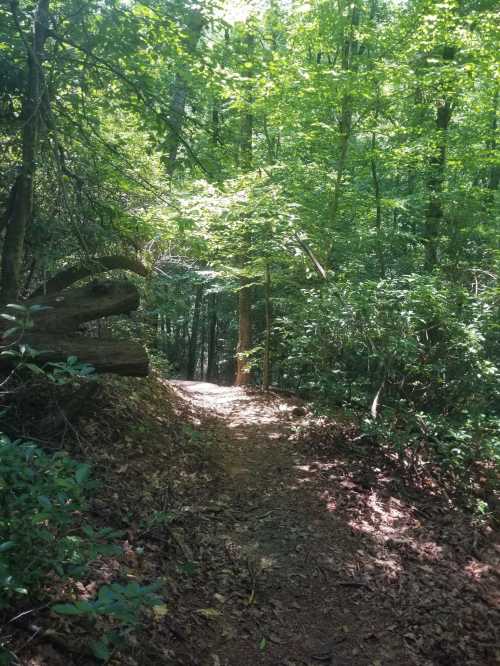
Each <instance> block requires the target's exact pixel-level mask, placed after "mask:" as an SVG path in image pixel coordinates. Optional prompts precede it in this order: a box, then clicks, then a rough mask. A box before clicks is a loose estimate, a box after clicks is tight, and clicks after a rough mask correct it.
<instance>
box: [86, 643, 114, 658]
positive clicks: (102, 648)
mask: <svg viewBox="0 0 500 666" xmlns="http://www.w3.org/2000/svg"><path fill="white" fill-rule="evenodd" d="M90 648H91V650H92V652H93V653H94V657H96V658H97V659H100V660H101V661H107V660H108V659H109V658H110V657H111V651H110V649H109V647H108V645H107V643H106V642H105V641H104V640H101V641H92V642H91V643H90Z"/></svg>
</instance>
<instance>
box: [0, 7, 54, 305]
mask: <svg viewBox="0 0 500 666" xmlns="http://www.w3.org/2000/svg"><path fill="white" fill-rule="evenodd" d="M12 4H13V6H14V3H12ZM13 11H16V9H15V8H14V9H13ZM48 15H49V0H38V3H37V5H36V8H35V12H34V16H33V29H32V39H31V44H30V46H29V50H28V83H27V89H26V93H25V96H24V99H23V109H22V117H23V123H24V124H23V136H22V168H21V173H20V175H19V177H18V179H17V181H16V184H15V188H16V190H15V193H14V194H13V200H12V203H11V213H10V215H9V216H8V219H7V230H6V233H5V239H4V244H3V250H2V275H1V282H0V285H1V290H0V302H2V303H7V302H9V301H15V300H16V299H17V297H18V295H19V293H20V290H21V286H22V284H21V283H22V268H23V261H24V240H25V237H26V231H27V228H28V226H29V224H30V222H31V218H32V215H33V185H34V178H35V173H36V160H37V155H38V133H39V125H40V116H41V112H40V109H41V102H42V94H43V72H42V58H43V49H44V45H45V40H46V39H47V33H48Z"/></svg>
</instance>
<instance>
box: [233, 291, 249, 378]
mask: <svg viewBox="0 0 500 666" xmlns="http://www.w3.org/2000/svg"><path fill="white" fill-rule="evenodd" d="M248 282H249V280H248V279H247V278H242V279H241V287H240V290H239V292H238V315H239V336H238V346H237V348H236V381H235V383H236V386H245V385H247V384H249V383H250V381H251V372H250V369H249V367H248V352H249V350H250V349H251V346H252V309H251V288H250V287H249V286H248Z"/></svg>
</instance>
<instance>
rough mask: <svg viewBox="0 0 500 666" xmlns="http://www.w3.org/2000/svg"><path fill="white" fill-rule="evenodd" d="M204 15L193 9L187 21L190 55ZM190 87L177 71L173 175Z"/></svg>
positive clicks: (171, 116)
mask: <svg viewBox="0 0 500 666" xmlns="http://www.w3.org/2000/svg"><path fill="white" fill-rule="evenodd" d="M203 24H204V20H203V16H202V15H201V13H200V12H199V10H196V9H192V10H191V11H190V12H189V16H188V19H187V22H186V33H187V36H186V39H185V42H184V46H185V48H186V51H187V53H188V54H189V55H192V54H193V53H194V51H195V49H196V45H197V44H198V41H199V39H200V36H201V31H202V29H203ZM188 93H189V87H188V84H187V81H186V77H185V75H183V74H182V73H179V72H178V73H177V74H176V75H175V79H174V84H173V86H172V97H171V101H170V107H169V111H168V120H169V134H168V137H167V141H166V144H167V146H166V147H167V159H166V163H167V174H168V175H169V176H170V177H172V176H173V174H174V171H175V167H176V165H177V153H178V150H179V145H180V137H181V132H182V125H183V122H184V115H185V112H186V101H187V98H188Z"/></svg>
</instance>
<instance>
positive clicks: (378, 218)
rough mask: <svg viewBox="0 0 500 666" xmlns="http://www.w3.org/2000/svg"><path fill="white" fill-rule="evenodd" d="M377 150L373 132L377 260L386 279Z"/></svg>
mask: <svg viewBox="0 0 500 666" xmlns="http://www.w3.org/2000/svg"><path fill="white" fill-rule="evenodd" d="M376 150H377V140H376V138H375V132H372V155H371V160H370V166H371V172H372V180H373V191H374V194H375V229H376V231H377V239H376V241H375V242H376V248H377V259H378V267H379V274H380V277H381V278H384V277H385V262H384V246H383V243H382V201H381V196H380V181H379V177H378V172H377V161H376V159H375V154H376Z"/></svg>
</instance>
